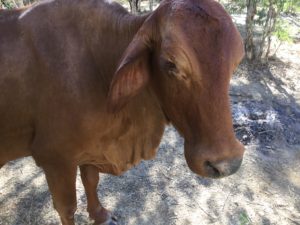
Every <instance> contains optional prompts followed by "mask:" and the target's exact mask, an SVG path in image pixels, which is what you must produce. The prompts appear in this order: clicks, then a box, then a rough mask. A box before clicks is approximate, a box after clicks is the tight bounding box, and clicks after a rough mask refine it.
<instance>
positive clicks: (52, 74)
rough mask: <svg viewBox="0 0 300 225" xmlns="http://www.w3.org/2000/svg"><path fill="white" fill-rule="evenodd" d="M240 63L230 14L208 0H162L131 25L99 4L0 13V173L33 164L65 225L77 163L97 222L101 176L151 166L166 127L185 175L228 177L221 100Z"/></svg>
mask: <svg viewBox="0 0 300 225" xmlns="http://www.w3.org/2000/svg"><path fill="white" fill-rule="evenodd" d="M242 56H243V45H242V41H241V37H240V35H239V34H238V32H237V30H236V28H235V27H234V25H233V23H232V21H231V19H230V17H229V16H228V15H227V13H226V12H225V11H224V9H223V8H222V7H221V6H220V5H219V4H218V3H216V2H213V1H210V0H203V1H198V0H187V1H181V0H165V1H163V2H162V3H161V5H160V7H159V8H158V9H157V10H156V11H154V12H153V13H151V14H148V15H146V16H140V17H137V16H133V15H130V14H129V13H127V12H126V10H124V9H123V8H122V7H121V6H119V5H118V4H116V3H111V2H108V1H105V0H86V1H80V0H64V1H63V0H49V1H44V2H41V3H39V4H36V5H33V6H31V7H29V8H27V9H21V10H13V11H5V10H1V11H0V165H4V164H5V163H6V162H8V161H10V160H14V159H16V158H19V157H24V156H32V157H33V158H34V160H35V161H36V163H37V165H38V166H41V167H42V168H43V169H44V171H45V173H46V178H47V182H48V185H49V189H50V191H51V193H52V196H53V201H54V206H55V208H56V209H57V211H58V212H59V215H60V217H61V220H62V223H63V224H74V219H73V214H74V212H75V209H76V192H75V176H76V167H77V166H80V169H81V176H82V181H83V183H84V186H85V190H86V194H87V196H88V211H89V213H90V216H91V217H92V218H93V219H95V221H96V222H98V223H102V222H103V221H105V220H106V219H108V217H109V214H108V213H107V212H106V211H105V209H103V208H102V207H101V205H100V203H99V201H98V199H97V197H96V195H97V194H96V186H97V183H98V179H99V178H98V175H97V174H98V172H102V173H110V174H114V175H118V174H120V173H122V172H124V171H126V170H128V169H129V168H130V167H132V166H133V165H135V164H137V163H139V162H140V161H141V160H142V159H150V158H153V157H154V156H155V153H156V149H157V147H158V145H159V142H160V139H161V137H162V134H163V131H164V127H165V125H166V124H167V122H168V121H170V122H171V123H172V124H173V125H174V126H175V127H176V128H177V130H178V131H179V132H180V133H181V134H182V136H183V137H184V138H185V156H186V159H187V162H188V165H189V167H190V168H191V169H192V170H193V171H194V172H196V173H198V174H200V175H203V176H209V177H222V176H226V175H230V174H232V173H234V172H235V171H236V170H237V169H238V167H239V165H240V163H241V159H242V155H243V147H242V146H241V144H240V143H239V142H238V141H237V140H236V139H235V136H234V132H233V129H232V121H231V113H230V107H229V97H228V86H229V79H230V76H231V74H232V72H233V70H234V69H235V67H236V66H237V64H238V63H239V61H240V60H241V58H242ZM61 171H64V173H65V176H64V178H62V176H61V174H60V172H61ZM58 184H60V185H58Z"/></svg>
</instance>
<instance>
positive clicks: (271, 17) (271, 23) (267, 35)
mask: <svg viewBox="0 0 300 225" xmlns="http://www.w3.org/2000/svg"><path fill="white" fill-rule="evenodd" d="M276 18H277V13H276V10H275V8H274V2H273V1H272V0H270V1H269V9H268V14H267V19H266V21H265V24H264V28H263V34H262V38H261V42H260V49H259V52H258V54H257V56H258V57H257V58H258V59H259V60H260V61H262V60H263V59H265V60H268V57H269V53H270V45H271V35H272V32H273V31H274V29H275V24H276ZM266 40H267V47H266V51H265V44H266ZM264 52H265V53H264Z"/></svg>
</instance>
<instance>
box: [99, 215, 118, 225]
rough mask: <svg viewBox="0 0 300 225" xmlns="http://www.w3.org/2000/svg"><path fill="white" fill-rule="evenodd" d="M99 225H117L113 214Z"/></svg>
mask: <svg viewBox="0 0 300 225" xmlns="http://www.w3.org/2000/svg"><path fill="white" fill-rule="evenodd" d="M95 225H96V224H95ZM100 225H118V220H117V218H116V217H115V216H111V217H110V218H109V219H108V220H106V221H105V222H104V223H101V224H100Z"/></svg>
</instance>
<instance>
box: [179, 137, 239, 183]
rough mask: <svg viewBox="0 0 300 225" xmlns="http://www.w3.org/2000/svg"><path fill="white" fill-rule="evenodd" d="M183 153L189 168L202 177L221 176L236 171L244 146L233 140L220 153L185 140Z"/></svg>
mask: <svg viewBox="0 0 300 225" xmlns="http://www.w3.org/2000/svg"><path fill="white" fill-rule="evenodd" d="M184 147H185V149H184V155H185V158H186V161H187V164H188V166H189V168H190V169H191V170H192V171H193V172H194V173H196V174H198V175H200V176H202V177H209V178H222V177H226V176H230V175H232V174H234V173H235V172H237V171H238V169H239V168H240V166H241V164H242V161H243V154H244V151H245V148H244V146H243V145H242V144H241V143H240V142H239V141H238V140H235V141H234V143H233V145H232V146H231V148H226V149H224V148H223V149H222V150H221V151H220V153H221V154H218V153H217V150H214V149H213V148H210V149H209V148H205V147H201V145H190V144H189V143H187V142H185V146H184ZM227 149H228V150H227Z"/></svg>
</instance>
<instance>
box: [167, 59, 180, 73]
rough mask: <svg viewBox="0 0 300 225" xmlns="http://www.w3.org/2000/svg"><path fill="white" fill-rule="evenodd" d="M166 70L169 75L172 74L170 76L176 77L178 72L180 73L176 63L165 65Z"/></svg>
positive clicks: (168, 62) (169, 62)
mask: <svg viewBox="0 0 300 225" xmlns="http://www.w3.org/2000/svg"><path fill="white" fill-rule="evenodd" d="M164 68H165V70H166V71H167V73H168V74H170V75H176V74H177V72H178V70H177V67H176V65H175V63H173V62H171V61H166V62H165V63H164Z"/></svg>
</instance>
